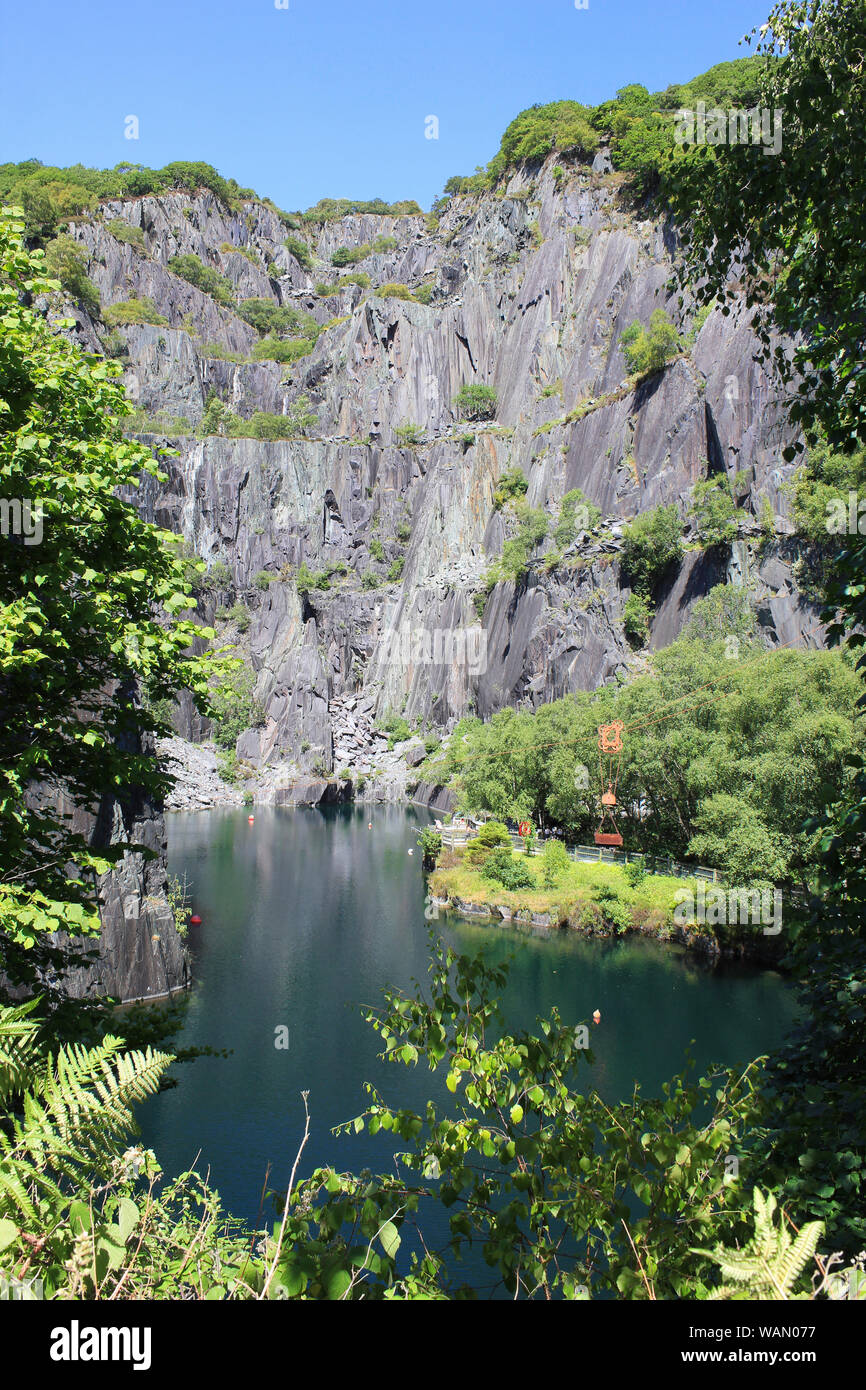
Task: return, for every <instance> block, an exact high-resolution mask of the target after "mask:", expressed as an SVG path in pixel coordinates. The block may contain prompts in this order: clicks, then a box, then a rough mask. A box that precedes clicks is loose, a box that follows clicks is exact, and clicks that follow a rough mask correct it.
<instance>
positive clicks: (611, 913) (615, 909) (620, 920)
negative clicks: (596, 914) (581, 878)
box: [595, 884, 633, 933]
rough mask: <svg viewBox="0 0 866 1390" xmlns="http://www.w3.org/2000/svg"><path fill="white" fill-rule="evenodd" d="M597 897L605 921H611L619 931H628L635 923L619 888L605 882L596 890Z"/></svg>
mask: <svg viewBox="0 0 866 1390" xmlns="http://www.w3.org/2000/svg"><path fill="white" fill-rule="evenodd" d="M595 897H596V901H597V903H598V905H599V907H600V908H601V913H602V916H603V917H604V919H605V921H607V922H609V923H610V924H611V926H612V927H614V929H615V930H616V931H617V932H618V933H619V932H624V931H628V929H629V927H630V926H632V925H633V921H632V915H631V912H630V910H629V908H628V907H627V906H626V904H625V903H624V902H623V901H622V899H621V898H620V896H619V893H618V892H617V890H616V889H615V888H611V887H608V886H607V885H606V884H605V885H604V886H603V887H601V888H597V889H596V890H595Z"/></svg>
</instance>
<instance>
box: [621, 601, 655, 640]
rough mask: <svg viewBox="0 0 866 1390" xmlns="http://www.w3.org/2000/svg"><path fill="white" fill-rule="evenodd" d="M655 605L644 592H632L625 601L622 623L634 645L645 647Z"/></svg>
mask: <svg viewBox="0 0 866 1390" xmlns="http://www.w3.org/2000/svg"><path fill="white" fill-rule="evenodd" d="M652 612H653V606H652V603H651V601H650V600H649V599H648V598H646V597H645V595H644V594H630V595H629V597H628V598H627V599H626V601H625V607H624V609H623V614H622V625H623V630H624V632H625V635H626V637H627V638H628V640H629V642H630V643H631V645H632V646H633V647H645V646H646V644H647V641H648V640H649V625H650V620H651V618H652Z"/></svg>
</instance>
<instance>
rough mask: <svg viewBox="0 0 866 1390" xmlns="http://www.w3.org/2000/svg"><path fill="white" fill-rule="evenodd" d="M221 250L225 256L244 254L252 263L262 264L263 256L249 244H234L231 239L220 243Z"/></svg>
mask: <svg viewBox="0 0 866 1390" xmlns="http://www.w3.org/2000/svg"><path fill="white" fill-rule="evenodd" d="M220 250H221V251H222V253H223V255H224V256H243V257H244V259H245V260H248V261H249V263H250V265H255V266H261V264H262V262H261V257H260V256H257V255H256V253H255V251H252V250H250V248H249V246H232V244H231V242H230V241H223V242H221V243H220Z"/></svg>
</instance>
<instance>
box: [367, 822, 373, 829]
mask: <svg viewBox="0 0 866 1390" xmlns="http://www.w3.org/2000/svg"><path fill="white" fill-rule="evenodd" d="M367 829H368V830H372V829H373V822H372V821H371V820H368V821H367Z"/></svg>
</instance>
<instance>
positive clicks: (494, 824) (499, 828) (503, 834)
mask: <svg viewBox="0 0 866 1390" xmlns="http://www.w3.org/2000/svg"><path fill="white" fill-rule="evenodd" d="M503 846H504V847H506V848H507V849H508V850H510V849H511V836H510V835H509V833H508V827H507V826H505V825H503V823H502V821H498V820H489V821H487V822H486V823H485V824H484V825H482V827H481V829H480V830H479V832H478V834H477V835H476V837H475V839H474V840H470V842H469V844H468V845H467V846H466V848H465V850H464V851H463V862H464V864H466V865H467V866H468V867H469V868H478V867H479V866H480V865H481V864H484V863H485V862H486V861H487V858H488V856H489V855H490V854H491V853H492V851H493V850H494V849H498V848H501V847H503Z"/></svg>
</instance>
